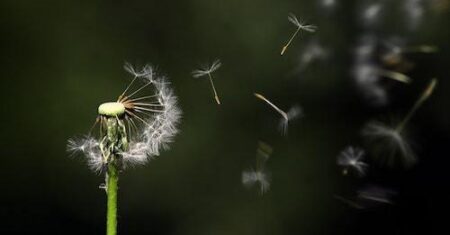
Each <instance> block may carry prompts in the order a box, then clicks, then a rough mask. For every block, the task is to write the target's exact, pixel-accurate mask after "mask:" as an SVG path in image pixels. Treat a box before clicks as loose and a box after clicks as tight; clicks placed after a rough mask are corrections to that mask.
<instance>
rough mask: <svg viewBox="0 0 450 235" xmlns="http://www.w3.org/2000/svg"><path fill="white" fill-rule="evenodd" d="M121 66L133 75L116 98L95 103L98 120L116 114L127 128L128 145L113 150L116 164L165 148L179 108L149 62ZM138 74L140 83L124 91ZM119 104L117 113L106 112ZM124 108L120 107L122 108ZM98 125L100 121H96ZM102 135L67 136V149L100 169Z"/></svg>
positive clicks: (127, 163) (103, 161)
mask: <svg viewBox="0 0 450 235" xmlns="http://www.w3.org/2000/svg"><path fill="white" fill-rule="evenodd" d="M124 68H125V70H127V71H128V72H129V73H131V74H132V75H133V76H134V78H133V81H132V82H131V83H130V84H129V85H128V87H127V88H126V89H125V91H124V92H123V94H122V95H120V96H119V98H118V100H117V102H110V103H105V104H102V105H101V106H100V107H99V114H100V115H101V116H100V117H99V120H100V122H102V121H103V120H104V119H106V118H108V117H109V116H113V117H116V118H117V120H118V122H120V123H123V125H124V126H125V127H124V128H127V131H126V132H128V133H126V135H127V136H126V138H127V142H128V147H127V148H126V149H125V150H117V151H118V152H117V155H118V156H119V160H120V161H121V162H120V164H119V165H121V166H123V167H128V166H134V165H142V164H145V163H146V162H148V160H150V159H152V158H153V157H155V156H158V155H159V154H160V151H161V150H162V149H168V147H169V143H171V142H172V141H173V137H174V136H175V134H176V133H177V132H178V128H177V125H178V123H179V121H180V118H181V110H180V109H179V108H178V105H177V98H176V96H175V95H174V94H173V92H172V89H171V88H170V87H169V85H170V83H169V82H167V81H166V78H165V77H164V76H160V75H158V74H157V73H156V72H155V69H153V67H151V66H150V65H145V66H144V67H143V68H142V69H139V70H138V69H136V68H134V67H133V66H131V65H130V64H128V63H126V64H125V66H124ZM136 78H139V80H141V81H142V82H143V83H144V85H141V86H139V87H137V88H136V90H135V91H133V92H131V93H129V94H127V91H128V90H129V89H130V88H132V84H133V83H134V81H135V80H136ZM152 86H153V93H150V95H146V96H141V97H137V98H133V96H135V95H136V94H138V93H139V92H143V91H145V88H147V89H150V90H151V87H152ZM119 108H120V110H121V113H120V114H121V115H122V114H123V116H119V115H117V114H116V115H107V114H109V113H110V112H109V111H111V110H113V111H115V113H117V112H116V111H117V110H118V109H119ZM123 108H124V109H125V110H124V111H122V109H123ZM100 125H102V123H100ZM103 141H104V137H103V136H100V137H99V139H98V140H97V139H94V138H93V137H90V136H89V137H85V138H82V139H78V140H73V139H72V140H69V142H68V150H69V151H71V152H82V153H84V155H85V156H86V157H87V159H88V163H89V166H90V167H91V168H92V169H93V170H94V171H101V170H102V169H104V167H105V165H106V164H107V163H108V162H107V161H108V160H107V159H108V157H107V156H103V155H104V154H105V153H104V151H102V148H103V147H102V144H103Z"/></svg>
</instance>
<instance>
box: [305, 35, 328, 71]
mask: <svg viewBox="0 0 450 235" xmlns="http://www.w3.org/2000/svg"><path fill="white" fill-rule="evenodd" d="M328 56H329V52H328V51H327V50H326V49H325V48H324V47H323V46H322V45H320V44H319V43H318V42H317V41H316V40H312V41H311V42H309V43H308V45H307V46H306V47H305V49H304V50H303V51H302V53H301V55H300V61H299V65H298V68H297V70H298V71H302V70H304V69H305V68H307V67H308V66H309V65H310V64H312V63H314V62H315V61H320V60H325V59H326V58H327V57H328Z"/></svg>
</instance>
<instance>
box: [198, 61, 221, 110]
mask: <svg viewBox="0 0 450 235" xmlns="http://www.w3.org/2000/svg"><path fill="white" fill-rule="evenodd" d="M220 66H222V63H221V62H220V60H215V61H214V62H213V63H212V64H211V65H209V66H203V67H202V68H201V69H197V70H194V71H192V76H193V77H194V78H199V77H203V76H205V75H208V78H209V82H210V83H211V87H212V89H213V92H214V98H215V99H216V102H217V104H220V99H219V96H218V95H217V91H216V87H215V86H214V82H213V79H212V76H211V73H213V72H214V71H216V70H218V69H219V68H220Z"/></svg>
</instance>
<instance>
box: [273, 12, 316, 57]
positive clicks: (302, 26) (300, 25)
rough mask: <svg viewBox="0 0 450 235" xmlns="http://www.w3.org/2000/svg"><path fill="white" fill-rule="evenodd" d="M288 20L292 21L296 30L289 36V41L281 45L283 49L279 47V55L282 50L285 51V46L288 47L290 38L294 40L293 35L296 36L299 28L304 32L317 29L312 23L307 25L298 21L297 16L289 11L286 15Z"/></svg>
mask: <svg viewBox="0 0 450 235" xmlns="http://www.w3.org/2000/svg"><path fill="white" fill-rule="evenodd" d="M288 20H289V21H290V22H291V23H293V24H294V25H295V26H297V30H296V31H295V32H294V34H292V36H291V38H290V39H289V41H288V42H287V43H286V45H284V46H283V49H281V55H283V54H284V52H286V50H287V48H288V47H289V45H290V44H291V42H292V40H294V38H295V36H297V34H298V32H299V31H300V30H303V31H306V32H310V33H314V32H315V31H316V29H317V27H316V26H314V25H307V24H304V23H300V21H299V20H298V19H297V17H296V16H295V15H294V14H292V13H290V14H289V15H288Z"/></svg>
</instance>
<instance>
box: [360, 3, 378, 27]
mask: <svg viewBox="0 0 450 235" xmlns="http://www.w3.org/2000/svg"><path fill="white" fill-rule="evenodd" d="M382 8H383V5H382V4H381V3H380V2H374V3H370V4H369V5H367V6H364V7H363V9H362V15H361V18H362V21H363V22H364V23H365V24H366V25H371V24H374V23H375V22H376V21H377V20H378V19H379V18H380V15H381V11H382Z"/></svg>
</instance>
